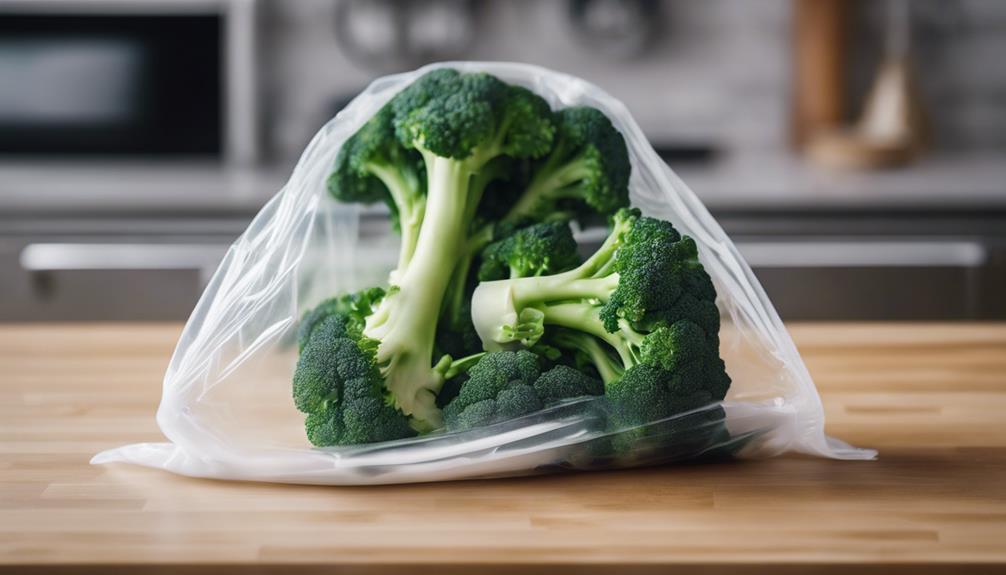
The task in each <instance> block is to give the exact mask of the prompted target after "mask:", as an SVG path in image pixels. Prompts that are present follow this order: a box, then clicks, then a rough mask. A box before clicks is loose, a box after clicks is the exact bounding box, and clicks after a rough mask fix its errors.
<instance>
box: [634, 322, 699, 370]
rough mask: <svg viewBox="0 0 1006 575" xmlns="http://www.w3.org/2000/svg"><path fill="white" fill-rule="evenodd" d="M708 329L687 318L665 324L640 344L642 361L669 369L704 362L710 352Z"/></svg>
mask: <svg viewBox="0 0 1006 575" xmlns="http://www.w3.org/2000/svg"><path fill="white" fill-rule="evenodd" d="M707 348H708V346H707V342H706V332H705V331H703V330H702V328H700V327H699V326H698V325H696V324H695V323H692V322H690V321H688V320H680V321H676V322H674V323H673V324H672V325H670V326H665V325H662V326H660V327H658V328H657V329H655V330H653V331H651V332H650V333H648V334H647V335H646V336H645V337H644V338H643V342H642V344H641V345H640V346H639V351H640V354H639V355H640V359H641V360H642V362H643V363H646V364H650V365H653V366H655V367H659V368H661V369H664V370H667V371H675V370H678V369H682V368H684V367H685V366H686V365H688V364H691V363H695V362H702V361H704V360H705V358H706V352H707Z"/></svg>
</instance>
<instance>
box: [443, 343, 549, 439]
mask: <svg viewBox="0 0 1006 575" xmlns="http://www.w3.org/2000/svg"><path fill="white" fill-rule="evenodd" d="M538 362H539V360H538V356H536V355H535V354H533V353H531V352H529V351H526V350H520V351H516V352H513V351H500V352H495V353H488V354H486V355H485V356H483V357H482V359H481V360H479V362H478V363H477V364H475V365H474V366H472V368H471V369H469V370H468V380H467V381H465V382H464V383H463V384H462V385H461V390H460V391H459V392H458V396H457V397H456V398H454V400H453V401H451V403H449V404H448V405H447V407H446V408H444V422H445V423H446V424H447V428H448V429H451V430H461V429H471V428H473V427H480V426H483V425H489V424H492V423H496V422H499V421H503V420H504V419H509V418H513V417H518V416H520V415H524V414H526V413H531V412H532V411H536V410H538V409H541V402H540V400H538V396H537V394H536V393H535V391H534V388H533V387H532V385H533V384H534V382H535V380H536V379H538V376H539V375H540V373H541V371H540V368H539V363H538Z"/></svg>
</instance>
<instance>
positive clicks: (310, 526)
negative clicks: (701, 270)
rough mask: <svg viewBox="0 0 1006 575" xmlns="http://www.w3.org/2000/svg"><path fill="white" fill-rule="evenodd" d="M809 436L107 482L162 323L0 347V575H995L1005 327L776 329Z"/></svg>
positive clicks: (1003, 516) (159, 355)
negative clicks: (760, 450)
mask: <svg viewBox="0 0 1006 575" xmlns="http://www.w3.org/2000/svg"><path fill="white" fill-rule="evenodd" d="M791 327H792V334H793V336H794V339H795V341H796V343H797V345H798V347H799V348H800V350H801V353H802V354H803V356H804V358H805V360H806V362H807V365H808V368H809V369H810V372H811V373H812V375H813V376H814V378H815V380H816V382H817V385H818V387H819V390H820V392H821V396H822V400H823V404H824V407H825V411H826V414H827V417H828V431H829V432H830V433H832V434H834V435H836V436H838V437H840V438H842V439H845V440H848V441H850V442H852V443H854V444H857V445H862V446H868V447H874V448H877V449H879V452H880V456H879V459H878V460H876V461H872V462H847V461H829V460H822V459H811V458H803V457H786V458H777V459H771V460H765V461H748V462H744V461H741V462H725V463H716V464H703V465H681V466H675V467H659V468H651V469H637V470H626V471H614V472H598V473H584V474H568V475H550V476H541V477H529V478H517V479H499V480H484V481H466V482H456V483H441V484H422V485H400V486H383V487H362V488H334V487H318V486H288V485H268V484H251V483H233V482H219V481H210V480H201V479H191V478H185V477H179V476H174V475H170V474H168V473H166V472H163V471H158V470H152V469H144V468H137V467H130V466H125V465H109V466H100V467H99V466H90V465H88V460H89V459H90V457H91V456H92V455H93V454H94V453H96V452H98V451H100V450H103V449H106V448H109V447H113V446H116V445H120V444H123V443H130V442H142V441H159V440H160V439H161V438H160V435H159V433H158V431H157V428H156V425H155V421H154V410H155V408H156V405H157V402H158V399H159V397H160V379H161V377H162V375H163V371H164V368H165V366H166V364H167V361H168V357H169V354H170V353H171V350H172V348H173V346H174V343H175V341H176V338H177V336H178V333H179V330H180V326H179V325H178V324H142V325H124V324H76V325H22V326H16V327H11V326H7V327H0V382H2V384H0V415H2V417H0V494H2V497H0V573H8V572H10V573H14V572H27V573H59V574H69V573H125V572H129V573H225V574H236V573H246V572H247V573H284V574H286V573H290V574H297V573H333V572H337V573H359V574H362V573H381V574H389V573H410V574H418V573H437V574H440V575H442V574H445V573H469V572H476V573H545V572H547V573H570V574H572V573H578V574H579V573H618V574H634V573H730V574H738V573H740V574H744V573H773V574H778V573H806V572H814V573H845V572H850V571H855V572H857V573H877V574H880V573H884V574H900V573H904V574H912V575H915V574H919V573H926V574H929V573H955V574H956V573H1002V572H1006V546H1004V545H1003V541H1006V427H1004V426H1003V425H1002V413H1003V412H1004V410H1006V375H1004V374H1006V324H1002V323H989V324H983V325H979V324H938V323H937V324H934V323H929V324H896V323H863V324H797V325H794V326H791Z"/></svg>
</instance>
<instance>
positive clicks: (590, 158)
mask: <svg viewBox="0 0 1006 575" xmlns="http://www.w3.org/2000/svg"><path fill="white" fill-rule="evenodd" d="M556 116H557V117H558V118H557V122H556V123H557V124H558V128H559V129H558V132H559V140H560V142H561V143H560V144H559V145H558V146H556V152H557V153H564V154H566V157H565V160H566V161H567V162H569V161H572V160H579V161H580V162H582V163H583V167H582V168H581V169H582V176H583V177H582V179H581V180H580V181H579V183H578V185H579V186H580V189H581V190H582V192H583V196H582V197H583V200H584V201H585V202H586V203H587V204H588V205H589V206H590V207H591V208H593V209H594V211H597V212H599V213H602V214H605V213H611V212H613V211H615V210H617V209H619V208H621V207H624V206H627V205H629V173H630V172H631V164H630V162H629V150H628V148H627V147H626V145H625V139H624V138H623V137H622V134H620V133H619V132H618V130H616V129H615V127H614V126H612V124H611V120H609V119H608V117H607V116H606V115H604V113H602V112H601V111H600V110H597V109H595V108H589V107H586V106H576V107H573V108H566V109H564V110H559V112H557V113H556Z"/></svg>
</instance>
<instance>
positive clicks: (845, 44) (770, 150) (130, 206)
mask: <svg viewBox="0 0 1006 575" xmlns="http://www.w3.org/2000/svg"><path fill="white" fill-rule="evenodd" d="M1004 54H1006V2H1002V1H1000V0H888V1H877V0H861V1H852V0H759V1H758V2H752V1H750V0H664V1H650V0H549V1H534V0H511V1H495V2H490V1H488V0H482V1H480V0H426V1H412V2H406V1H397V2H393V1H381V0H293V1H288V0H257V1H256V0H0V321H65V320H153V319H177V320H182V319H184V318H185V317H186V316H187V315H188V312H189V311H190V310H191V309H192V306H193V305H194V303H195V301H196V299H197V298H198V296H199V293H200V291H201V288H202V285H203V284H204V283H205V281H206V280H207V279H208V277H209V275H210V274H212V272H213V270H214V268H215V265H216V263H217V262H218V261H219V259H220V258H221V257H222V255H223V253H224V251H225V250H226V248H227V246H228V245H229V244H230V242H231V241H232V240H233V239H234V237H236V236H237V235H238V234H240V233H241V231H242V230H243V229H244V227H245V226H246V225H247V223H248V222H249V221H250V219H251V218H252V216H253V215H254V214H255V213H256V211H257V210H258V209H259V208H260V207H261V206H262V204H263V203H264V202H265V201H267V200H268V199H269V198H270V197H271V196H272V195H273V194H274V193H275V192H276V191H277V190H279V189H280V187H282V185H283V182H284V180H285V179H286V177H287V176H288V175H289V173H290V170H291V169H292V166H293V164H294V163H295V162H296V159H297V156H298V154H299V153H300V151H301V150H302V149H303V147H304V145H305V144H306V143H307V142H308V140H309V139H310V137H311V136H312V134H313V133H314V132H315V131H316V130H317V129H318V128H319V127H320V126H321V125H322V124H323V123H324V122H325V121H326V120H327V119H329V118H330V117H331V116H333V115H334V114H335V113H336V112H337V111H338V110H339V109H340V108H341V107H342V106H343V105H344V104H345V103H346V102H347V101H348V100H349V99H351V98H352V97H353V95H355V94H356V93H357V92H358V91H359V90H361V89H362V88H363V87H364V86H365V85H366V84H367V83H368V82H369V81H370V80H372V79H374V78H375V77H378V76H380V75H383V74H386V73H391V72H395V71H402V70H408V69H411V68H414V67H416V66H418V65H421V64H423V63H425V62H429V61H434V60H444V59H481V60H515V61H524V62H530V63H535V64H540V65H543V66H546V67H549V68H554V69H557V70H562V71H565V72H568V73H570V74H574V75H578V76H582V77H584V78H586V79H588V80H590V81H593V82H595V83H596V84H598V85H600V86H601V87H602V88H604V89H605V90H607V91H609V92H610V93H612V94H613V95H615V96H616V97H618V98H620V99H621V100H623V101H624V102H625V103H626V105H627V106H628V107H629V109H630V110H631V111H632V113H633V114H634V115H635V117H636V119H637V121H638V122H639V123H640V124H641V125H642V127H643V129H644V131H645V132H646V133H647V135H648V136H649V137H650V139H651V140H652V142H653V144H654V146H655V147H656V148H657V150H658V151H659V152H660V154H661V155H662V156H663V157H664V158H665V159H666V161H667V162H668V163H669V164H670V165H671V166H672V167H673V168H674V169H675V170H677V171H678V173H679V174H680V175H681V176H682V178H683V179H684V180H685V181H686V182H687V183H688V184H689V185H691V187H692V188H693V189H694V190H695V192H696V193H697V194H698V195H699V196H700V197H701V198H702V199H703V201H704V202H705V203H706V205H707V206H708V207H709V209H710V210H711V211H712V213H713V215H714V216H716V217H717V218H718V219H719V221H720V223H721V224H722V225H723V226H724V228H725V229H726V230H727V232H728V233H730V234H731V235H732V237H733V238H734V240H735V241H736V242H737V243H738V246H739V247H740V249H741V251H742V252H743V253H744V254H745V255H746V257H747V258H748V261H749V262H750V263H751V265H752V266H753V267H754V269H755V272H756V274H757V275H758V276H759V277H760V278H761V279H762V281H763V283H764V285H765V287H766V289H767V291H768V292H769V295H770V296H771V297H772V298H773V300H774V301H775V303H776V306H777V307H778V309H779V311H780V313H781V315H782V316H783V318H784V319H991V318H999V319H1002V318H1006V297H1004V296H1003V294H1004V293H1006V65H1004V63H1003V55H1004ZM379 217H381V214H380V209H379V208H375V209H372V210H366V211H365V212H364V218H365V219H374V220H376V219H377V218H379Z"/></svg>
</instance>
